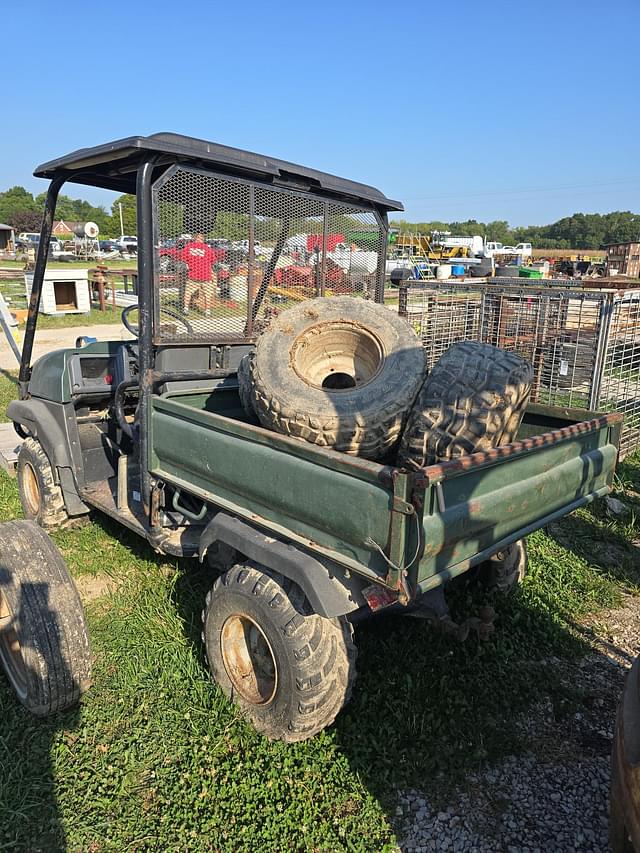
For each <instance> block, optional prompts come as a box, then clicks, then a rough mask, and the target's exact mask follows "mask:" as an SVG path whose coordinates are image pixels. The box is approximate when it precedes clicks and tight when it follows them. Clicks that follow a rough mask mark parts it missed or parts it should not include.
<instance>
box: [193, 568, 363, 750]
mask: <svg viewBox="0 0 640 853" xmlns="http://www.w3.org/2000/svg"><path fill="white" fill-rule="evenodd" d="M203 622H204V632H203V640H204V643H205V648H206V653H207V660H208V663H209V668H210V670H211V673H212V675H213V678H214V679H215V680H216V681H217V683H218V684H219V685H220V687H221V688H222V690H223V691H224V693H225V694H226V696H228V697H229V698H230V699H232V700H233V701H234V702H235V703H236V704H237V705H238V706H239V707H240V708H241V709H242V711H243V712H244V713H245V714H246V715H247V716H248V717H249V719H250V720H251V722H252V723H253V725H254V727H255V728H256V729H257V730H258V731H259V732H261V733H262V734H264V735H266V737H268V738H269V739H271V740H283V741H286V742H289V743H291V742H294V741H301V740H306V739H307V738H310V737H312V736H313V735H315V734H317V733H318V732H319V731H321V730H322V729H324V728H325V727H326V726H328V725H330V724H331V723H332V722H333V720H334V719H335V717H336V716H337V714H338V712H339V711H340V709H341V708H342V707H343V706H344V705H345V704H346V703H347V702H348V700H349V697H350V695H351V688H352V685H353V681H354V679H355V659H356V647H355V645H354V643H353V635H352V628H351V625H350V623H349V622H348V621H347V620H346V618H345V617H338V618H333V619H328V618H326V617H323V616H318V615H317V614H315V613H314V612H313V611H312V609H311V606H310V605H309V602H308V601H307V599H306V597H305V595H304V594H303V592H302V590H301V589H300V588H299V587H298V586H297V585H296V584H294V583H293V582H292V581H290V580H289V579H288V578H285V577H283V576H281V575H280V574H278V573H276V572H273V571H272V570H271V569H268V568H266V567H264V566H262V565H260V564H258V563H253V562H247V563H243V564H238V565H235V566H233V567H232V568H231V569H230V570H229V571H228V572H226V573H225V574H224V575H222V576H221V577H219V578H218V579H217V580H216V582H215V584H214V586H213V589H212V590H211V591H210V592H209V594H208V595H207V601H206V607H205V609H204V611H203ZM234 629H235V630H234ZM243 632H244V633H243ZM234 638H235V639H234ZM243 638H246V640H247V643H248V644H249V646H251V648H252V649H253V650H254V657H253V658H251V661H252V664H251V666H250V667H247V666H246V661H247V660H248V658H247V657H246V656H245V657H243V648H244V646H243V642H244V639H243ZM252 643H253V645H251V644H252ZM256 650H257V651H256ZM265 662H266V663H265ZM254 664H255V665H254ZM254 673H255V674H256V677H255V678H254ZM265 673H266V674H265Z"/></svg>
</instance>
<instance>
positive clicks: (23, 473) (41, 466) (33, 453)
mask: <svg viewBox="0 0 640 853" xmlns="http://www.w3.org/2000/svg"><path fill="white" fill-rule="evenodd" d="M17 478H18V491H19V493H20V503H21V504H22V509H23V511H24V514H25V517H26V518H30V519H33V520H34V521H37V523H38V524H39V525H40V526H41V527H48V528H51V527H61V526H63V525H64V524H65V522H68V521H69V515H68V514H67V511H66V509H65V506H64V497H63V496H62V489H61V488H60V486H58V485H57V484H56V481H55V479H54V476H53V469H52V467H51V463H50V462H49V459H48V457H47V454H46V453H45V452H44V450H43V448H42V445H41V444H40V442H39V441H38V440H37V439H35V438H27V439H25V440H24V442H23V444H22V447H21V448H20V452H19V453H18V464H17Z"/></svg>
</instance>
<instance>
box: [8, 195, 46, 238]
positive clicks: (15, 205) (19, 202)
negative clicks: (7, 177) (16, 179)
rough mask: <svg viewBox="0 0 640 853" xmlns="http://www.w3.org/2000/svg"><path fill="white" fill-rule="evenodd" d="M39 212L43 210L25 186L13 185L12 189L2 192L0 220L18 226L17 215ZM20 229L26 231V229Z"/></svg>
mask: <svg viewBox="0 0 640 853" xmlns="http://www.w3.org/2000/svg"><path fill="white" fill-rule="evenodd" d="M39 212H41V211H40V208H39V207H38V205H37V204H36V202H35V200H34V198H33V196H32V195H31V193H30V192H28V191H27V190H25V188H24V187H19V186H16V187H11V189H8V190H6V191H5V192H2V193H0V222H4V223H5V224H7V225H13V226H14V228H17V225H16V216H18V215H22V214H25V213H39ZM20 230H23V231H24V230H25V229H24V228H23V229H20Z"/></svg>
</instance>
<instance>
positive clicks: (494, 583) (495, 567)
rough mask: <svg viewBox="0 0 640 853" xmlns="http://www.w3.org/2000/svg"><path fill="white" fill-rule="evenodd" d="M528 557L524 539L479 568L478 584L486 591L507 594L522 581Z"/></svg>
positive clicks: (495, 555)
mask: <svg viewBox="0 0 640 853" xmlns="http://www.w3.org/2000/svg"><path fill="white" fill-rule="evenodd" d="M528 562H529V557H528V555H527V543H526V542H525V540H524V539H520V540H518V541H517V542H514V543H513V544H512V545H508V546H507V547H506V548H503V549H502V551H499V552H498V553H497V554H494V555H493V557H491V558H490V559H489V560H486V562H484V563H482V565H481V566H480V573H479V574H480V582H481V583H482V584H483V585H484V586H486V587H487V588H488V589H496V590H498V591H499V592H509V591H510V590H512V589H513V588H514V587H516V586H518V585H519V584H521V583H522V581H523V580H524V577H525V575H526V573H527V566H528Z"/></svg>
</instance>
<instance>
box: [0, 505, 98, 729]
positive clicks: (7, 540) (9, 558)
mask: <svg viewBox="0 0 640 853" xmlns="http://www.w3.org/2000/svg"><path fill="white" fill-rule="evenodd" d="M0 662H1V664H2V667H3V669H4V671H5V673H6V675H7V677H8V679H9V683H10V684H11V686H12V687H13V689H14V691H15V693H16V695H17V697H18V699H19V700H20V702H22V704H23V705H24V706H25V707H26V708H28V710H29V711H31V713H32V714H35V715H37V716H39V717H44V716H47V715H48V714H53V713H55V712H56V711H63V710H65V709H66V708H70V707H72V706H73V705H75V704H76V703H77V702H78V700H79V699H80V696H81V694H82V693H84V691H85V690H87V688H88V687H89V684H90V679H91V652H90V648H89V638H88V634H87V627H86V623H85V620H84V613H83V610H82V603H81V601H80V597H79V596H78V592H77V590H76V588H75V586H74V583H73V581H72V579H71V577H70V575H69V573H68V571H67V567H66V565H65V562H64V560H63V559H62V557H61V556H60V553H59V551H58V549H57V548H56V546H55V545H54V544H53V542H52V541H51V539H50V538H49V536H48V535H47V534H46V533H45V531H44V530H42V529H41V528H40V527H39V526H38V525H37V524H36V523H35V522H34V521H9V522H6V523H4V524H0Z"/></svg>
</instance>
